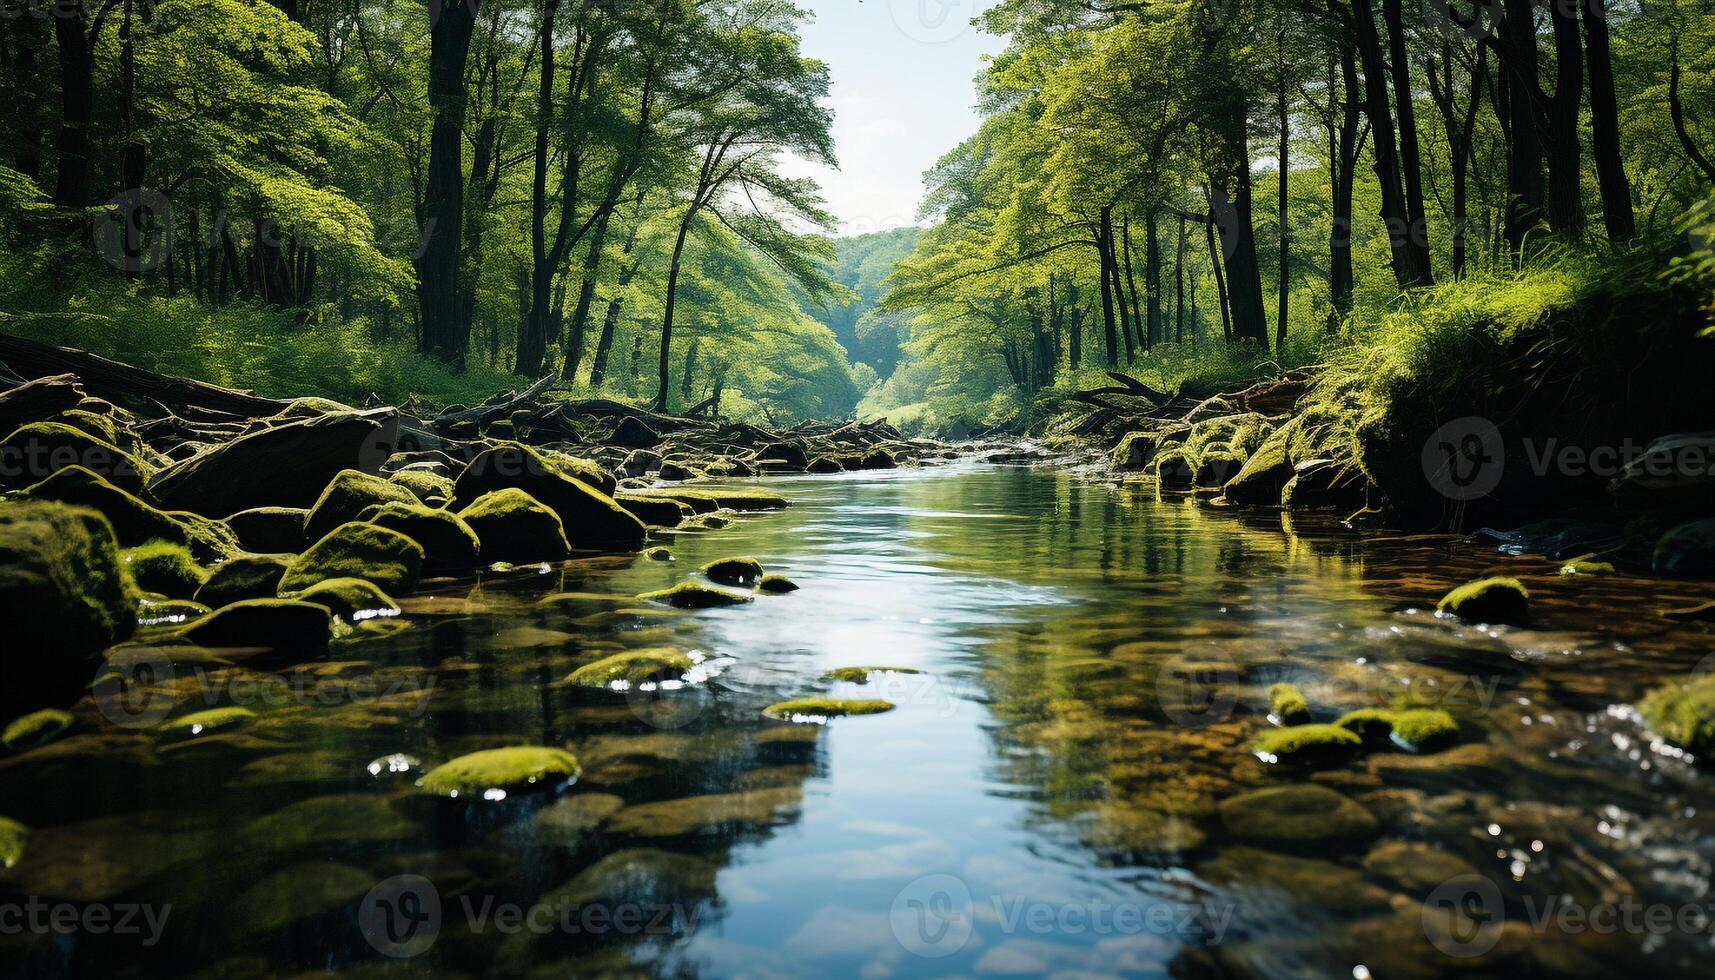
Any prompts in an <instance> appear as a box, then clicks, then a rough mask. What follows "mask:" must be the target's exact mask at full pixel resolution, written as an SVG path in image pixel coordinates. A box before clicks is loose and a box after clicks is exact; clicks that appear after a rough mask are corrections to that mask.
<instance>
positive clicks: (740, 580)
mask: <svg viewBox="0 0 1715 980" xmlns="http://www.w3.org/2000/svg"><path fill="white" fill-rule="evenodd" d="M703 574H704V575H705V576H707V577H708V579H709V581H711V582H719V583H720V584H722V585H734V586H740V587H742V588H747V589H749V588H754V587H755V586H756V583H758V582H760V581H762V563H761V562H759V561H757V560H756V559H755V558H722V559H720V560H719V561H712V562H709V563H708V564H707V565H704V566H703Z"/></svg>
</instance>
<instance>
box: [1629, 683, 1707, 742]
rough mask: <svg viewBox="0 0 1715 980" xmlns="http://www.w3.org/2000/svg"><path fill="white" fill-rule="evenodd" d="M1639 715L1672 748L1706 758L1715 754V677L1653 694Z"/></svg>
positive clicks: (1646, 698) (1645, 698) (1640, 709)
mask: <svg viewBox="0 0 1715 980" xmlns="http://www.w3.org/2000/svg"><path fill="white" fill-rule="evenodd" d="M1638 713H1639V714H1641V715H1643V719H1644V722H1645V723H1646V724H1647V725H1649V727H1650V730H1651V731H1653V732H1655V733H1656V734H1657V735H1660V736H1661V737H1662V738H1663V739H1665V740H1666V741H1667V742H1668V743H1669V744H1671V745H1676V746H1678V747H1680V748H1682V749H1684V750H1685V751H1687V752H1690V753H1691V754H1692V755H1695V756H1699V757H1703V758H1707V757H1709V755H1710V754H1711V753H1715V674H1703V675H1701V676H1699V677H1697V678H1695V679H1694V680H1692V681H1691V682H1690V683H1687V684H1669V685H1667V686H1666V687H1662V688H1658V689H1656V690H1654V691H1651V692H1650V693H1649V694H1647V695H1645V696H1644V699H1643V700H1642V701H1639V702H1638Z"/></svg>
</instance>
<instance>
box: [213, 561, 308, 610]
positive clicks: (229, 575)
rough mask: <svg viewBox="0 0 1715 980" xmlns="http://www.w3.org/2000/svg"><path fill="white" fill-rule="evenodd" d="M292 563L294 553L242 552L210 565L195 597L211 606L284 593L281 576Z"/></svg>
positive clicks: (226, 604)
mask: <svg viewBox="0 0 1715 980" xmlns="http://www.w3.org/2000/svg"><path fill="white" fill-rule="evenodd" d="M291 563H292V556H291V555H240V556H239V557H237V558H233V559H231V560H230V561H224V562H221V563H220V564H218V565H216V566H214V568H212V569H210V570H209V575H208V578H207V579H206V580H205V581H204V582H203V584H202V586H201V587H200V588H198V589H197V591H196V595H194V596H193V597H192V598H194V599H195V600H196V601H197V602H200V603H202V604H203V605H205V606H207V607H209V608H210V609H219V608H220V607H222V606H229V605H231V604H232V603H234V602H238V601H240V600H243V599H271V598H273V597H274V596H276V595H278V594H279V593H280V579H282V578H284V577H285V575H286V567H287V566H288V565H290V564H291Z"/></svg>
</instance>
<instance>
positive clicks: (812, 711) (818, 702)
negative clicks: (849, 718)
mask: <svg viewBox="0 0 1715 980" xmlns="http://www.w3.org/2000/svg"><path fill="white" fill-rule="evenodd" d="M892 710H893V703H892V702H891V701H883V700H881V699H880V698H797V699H796V700H792V701H781V702H779V703H777V704H771V705H769V706H768V707H766V708H763V709H762V713H763V714H765V715H767V716H768V717H770V718H777V719H780V720H781V721H797V720H800V719H803V720H816V719H825V718H840V717H844V716H846V715H879V714H881V713H882V712H884V711H892Z"/></svg>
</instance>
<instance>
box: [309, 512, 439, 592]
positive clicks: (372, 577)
mask: <svg viewBox="0 0 1715 980" xmlns="http://www.w3.org/2000/svg"><path fill="white" fill-rule="evenodd" d="M422 574H423V546H422V545H420V544H418V543H417V542H415V541H412V540H411V539H410V538H408V537H406V536H405V535H403V534H400V533H399V532H398V531H391V530H388V529H387V528H384V527H376V526H375V525H373V524H361V523H355V522H354V523H351V524H342V525H340V526H339V527H337V528H335V529H334V530H332V531H330V532H328V535H327V537H325V538H322V539H321V540H320V541H317V542H316V543H315V544H313V545H311V546H310V548H309V550H308V551H305V552H304V553H303V554H301V555H299V556H298V557H296V558H294V559H292V563H291V564H290V565H287V566H286V574H285V575H284V576H283V577H282V578H281V579H280V592H281V593H282V594H285V593H292V592H298V591H302V590H303V589H307V588H309V587H310V586H312V585H314V584H316V583H317V582H321V581H324V580H326V579H330V578H361V579H367V580H369V581H371V582H374V583H375V584H376V586H378V587H379V588H380V589H381V590H382V591H384V592H386V593H388V594H389V595H402V594H404V593H406V592H410V591H411V590H412V589H414V588H416V587H417V580H418V579H419V578H421V577H422Z"/></svg>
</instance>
